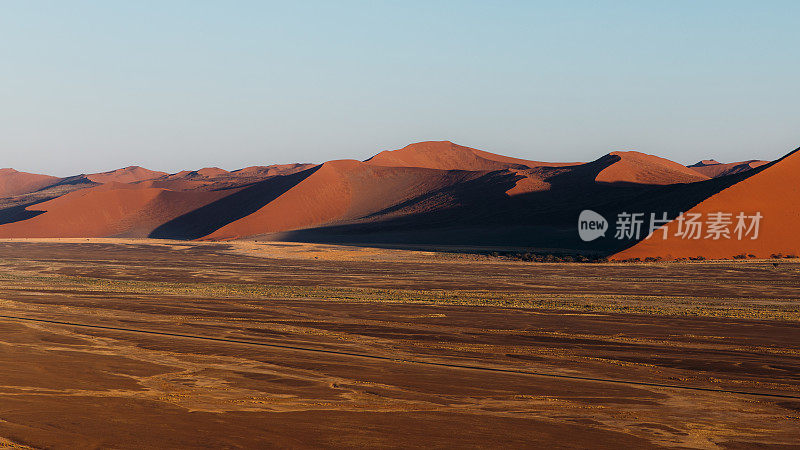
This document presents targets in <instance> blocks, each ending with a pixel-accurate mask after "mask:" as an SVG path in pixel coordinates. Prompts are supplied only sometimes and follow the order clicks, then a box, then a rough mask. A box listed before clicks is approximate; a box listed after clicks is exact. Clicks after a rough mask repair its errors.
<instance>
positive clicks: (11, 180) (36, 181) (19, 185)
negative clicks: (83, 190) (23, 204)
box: [0, 169, 60, 198]
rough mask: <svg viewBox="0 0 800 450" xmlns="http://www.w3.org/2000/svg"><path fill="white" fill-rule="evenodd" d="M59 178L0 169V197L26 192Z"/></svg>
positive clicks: (36, 189) (55, 181)
mask: <svg viewBox="0 0 800 450" xmlns="http://www.w3.org/2000/svg"><path fill="white" fill-rule="evenodd" d="M59 180H60V178H57V177H51V176H49V175H38V174H35V173H26V172H18V171H16V170H14V169H0V198H2V197H11V196H13V195H20V194H27V193H28V192H33V191H38V190H39V189H42V188H45V187H47V186H50V185H52V184H54V183H57V182H58V181H59Z"/></svg>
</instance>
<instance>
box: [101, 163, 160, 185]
mask: <svg viewBox="0 0 800 450" xmlns="http://www.w3.org/2000/svg"><path fill="white" fill-rule="evenodd" d="M164 175H167V173H166V172H156V171H154V170H148V169H145V168H143V167H139V166H129V167H125V168H122V169H117V170H110V171H108V172H102V173H93V174H89V175H86V178H87V179H88V180H90V181H94V182H95V183H100V184H105V183H133V182H136V181H144V180H152V179H154V178H159V177H163V176H164Z"/></svg>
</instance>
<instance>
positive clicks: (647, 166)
mask: <svg viewBox="0 0 800 450" xmlns="http://www.w3.org/2000/svg"><path fill="white" fill-rule="evenodd" d="M610 155H611V156H615V157H617V158H619V160H618V161H617V162H615V163H613V164H611V165H610V166H608V167H606V168H605V169H603V170H602V171H601V172H600V173H599V174H597V177H596V178H595V180H596V181H598V182H600V183H636V184H657V185H665V184H676V183H694V182H696V181H703V180H707V179H708V178H709V177H708V176H706V175H703V174H701V173H698V172H696V171H694V170H692V169H689V168H687V167H685V166H682V165H680V164H678V163H676V162H673V161H670V160H668V159H664V158H659V157H657V156H653V155H647V154H644V153H640V152H613V153H610Z"/></svg>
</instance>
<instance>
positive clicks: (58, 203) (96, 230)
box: [0, 183, 228, 238]
mask: <svg viewBox="0 0 800 450" xmlns="http://www.w3.org/2000/svg"><path fill="white" fill-rule="evenodd" d="M227 194H228V193H223V192H175V191H168V190H165V189H158V188H152V187H148V186H146V185H139V184H123V183H109V184H103V185H100V186H95V187H92V188H88V189H82V190H79V191H73V192H70V193H68V194H65V195H63V196H61V197H58V198H55V199H53V200H49V201H46V202H44V203H39V204H36V205H33V206H29V207H28V208H27V209H28V210H30V211H45V212H44V213H42V214H40V215H37V216H35V217H33V218H30V219H27V220H23V221H20V222H14V223H9V224H6V225H0V238H11V237H14V238H33V237H112V236H119V237H145V236H147V235H148V234H149V233H150V231H152V230H153V229H154V228H155V227H157V226H158V225H160V224H162V223H164V222H166V221H168V220H171V219H173V218H175V217H177V216H179V215H181V214H185V213H186V212H189V211H191V210H194V209H196V208H199V207H201V206H203V205H205V204H207V203H209V202H211V201H214V200H216V199H218V198H221V197H222V196H224V195H227Z"/></svg>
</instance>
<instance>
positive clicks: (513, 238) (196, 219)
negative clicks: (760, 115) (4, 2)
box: [0, 141, 796, 257]
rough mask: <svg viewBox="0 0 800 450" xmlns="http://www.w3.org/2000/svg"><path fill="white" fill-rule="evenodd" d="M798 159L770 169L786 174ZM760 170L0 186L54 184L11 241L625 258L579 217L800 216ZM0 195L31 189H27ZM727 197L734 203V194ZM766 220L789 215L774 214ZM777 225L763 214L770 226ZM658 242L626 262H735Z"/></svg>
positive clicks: (486, 169) (304, 174)
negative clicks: (708, 208) (330, 245)
mask: <svg viewBox="0 0 800 450" xmlns="http://www.w3.org/2000/svg"><path fill="white" fill-rule="evenodd" d="M790 161H791V158H787V159H786V160H784V161H782V162H781V163H780V164H778V165H776V166H774V167H770V168H769V170H768V172H765V173H770V174H772V173H776V168H780V167H785V166H787V165H788V164H789V162H790ZM759 163H760V162H759V161H745V162H743V163H732V164H719V163H717V162H716V161H711V160H709V161H703V162H701V163H699V164H697V165H695V166H693V167H685V166H683V165H680V164H678V163H675V162H672V161H669V160H667V159H664V158H659V157H656V156H652V155H647V154H644V153H639V152H613V153H610V154H607V155H605V156H602V157H600V158H598V159H597V160H595V161H592V162H589V163H542V162H537V161H530V160H523V159H519V158H511V157H506V156H502V155H496V154H493V153H488V152H484V151H481V150H477V149H473V148H469V147H463V146H459V145H456V144H453V143H452V142H449V141H436V142H421V143H417V144H411V145H409V146H407V147H405V148H403V149H400V150H394V151H386V152H381V153H379V154H377V155H376V156H374V157H373V158H370V159H369V160H367V161H364V162H361V161H355V160H335V161H329V162H326V163H324V164H321V165H312V164H281V165H271V166H252V167H247V168H243V169H239V170H234V171H231V172H228V171H226V170H224V169H220V168H216V167H210V168H204V169H199V170H192V171H182V172H178V173H175V174H169V175H168V174H164V173H162V172H154V171H149V170H147V169H143V168H141V167H136V166H133V167H128V168H125V169H119V170H116V171H111V172H106V173H103V174H94V175H86V176H84V175H80V176H76V177H69V178H64V179H57V178H52V177H42V176H39V177H38V178H30V177H28V176H27V175H29V174H23V175H16V174H18V173H16V172H9V171H0V180H2V179H3V178H2V177H3V176H5V177H6V179H7V180H9V179H12V178H11V177H14V176H17V177H22V178H21V179H24V180H30V179H32V180H33V181H34V182H32V183H31V184H29V186H34V187H35V185H36V183H42V184H52V186H50V187H48V188H47V189H45V190H43V191H37V193H36V194H35V195H34V194H20V195H16V196H11V197H8V198H6V199H4V200H3V201H2V202H0V224H2V225H0V237H112V236H130V237H144V236H147V237H151V238H159V239H187V240H191V239H203V240H229V239H237V238H252V237H259V239H262V238H269V239H283V240H297V241H305V242H347V243H363V244H375V243H380V244H404V245H405V244H408V245H433V246H435V245H453V246H470V247H475V246H484V247H513V248H530V249H534V250H537V251H547V252H550V251H552V252H568V253H574V252H589V253H595V254H614V253H617V252H620V251H621V250H623V249H624V248H625V247H628V246H630V245H631V241H621V240H617V239H613V238H606V239H600V240H597V241H594V242H591V243H586V242H582V241H581V240H580V239H579V237H578V234H577V232H576V227H575V223H576V218H577V215H578V213H579V212H580V211H582V210H584V209H591V210H593V211H596V212H598V213H600V214H602V215H603V216H605V217H615V216H616V215H618V214H619V213H621V212H624V211H635V212H642V213H650V212H654V213H661V212H667V213H668V217H675V216H677V215H678V213H679V212H682V211H687V210H689V209H691V208H693V207H695V206H697V205H698V204H700V203H701V202H703V201H704V200H707V202H711V204H712V205H714V207H717V208H722V207H723V206H725V208H726V209H735V210H736V211H731V212H739V210H740V209H741V210H742V211H745V212H748V211H750V210H752V209H754V208H755V206H753V205H749V204H744V203H742V204H740V203H737V202H742V201H746V200H747V199H748V198H750V197H748V196H747V195H745V193H750V194H748V195H751V196H754V197H753V201H754V202H756V201H760V202H761V203H764V204H770V202H772V201H782V202H790V203H787V204H784V203H780V205H782V206H781V207H785V208H786V210H787V211H792V210H793V208H792V206H791V202H792V201H796V199H794V197H792V195H795V194H792V193H793V192H795V191H792V190H791V189H790V188H786V189H781V188H780V186H781V185H782V183H784V184H785V185H786V186H791V183H792V181H791V177H790V176H789V175H786V176H784V177H783V178H781V177H780V176H775V177H772V178H774V180H783V181H780V182H777V181H774V180H773V181H771V182H770V184H769V185H768V186H766V187H760V183H761V182H758V181H757V180H760V179H763V178H764V175H763V174H761V173H760V172H761V171H762V170H764V167H766V166H762V167H759V168H756V169H753V170H745V169H744V168H745V167H751V168H752V167H754V166H756V165H758V164H759ZM698 170H699V171H700V172H702V171H703V170H706V171H708V175H706V174H704V173H700V172H698ZM755 175H758V177H757V178H756V177H755ZM33 177H36V176H33ZM750 178H752V179H750ZM115 180H125V181H126V182H124V183H121V182H119V181H115ZM53 181H56V183H55V184H53V183H52V182H53ZM737 183H738V184H737ZM734 185H735V186H734ZM751 185H752V187H751ZM0 186H13V187H14V188H15V189H18V190H25V189H30V187H25V186H26V185H25V184H24V183H19V184H17V183H10V182H9V183H6V185H2V184H0ZM731 186H734V187H731ZM726 189H727V190H726ZM787 189H789V190H788V191H787ZM729 190H732V191H733V192H736V195H734V196H730V195H729V194H726V193H725V192H728V191H729ZM721 192H722V193H721ZM776 192H777V193H779V194H775V193H776ZM759 199H760V200H759ZM698 207H700V206H698ZM795 209H796V208H795ZM769 212H770V214H771V215H773V216H776V217H780V214H779V212H778V211H777V210H770V211H769ZM770 220H774V219H769V218H765V224H766V223H769V221H770ZM786 220H788V219H786ZM786 223H789V222H786ZM787 229H791V227H787ZM775 239H777V240H776V241H775V242H772V243H770V244H769V245H766V244H765V245H766V246H765V247H764V249H763V250H764V251H760V250H759V252H758V253H757V252H756V250H758V249H755V250H753V251H750V250H749V249H750V247H747V248H744V249H738V248H737V249H736V251H735V252H734V254H738V253H741V252H742V251H747V252H750V253H756V254H759V255H762V254H763V253H764V252H767V253H769V252H772V251H776V252H788V251H793V250H792V248H788V247H787V246H786V245H783V247H787V248H783V247H781V248H779V247H780V246H779V245H778V241H781V242H784V243H785V242H786V240H787V239H789V237H788V236H784V235H780V236H779V239H778V238H775ZM765 242H771V241H768V240H767V241H765ZM773 244H775V245H773ZM649 245H655V244H652V243H642V244H640V245H637V246H635V247H633V248H631V249H630V250H628V251H627V253H625V252H623V253H621V255H623V257H634V256H630V255H634V254H635V255H636V256H639V255H643V256H650V255H653V256H667V255H672V254H673V253H674V254H675V255H676V256H697V255H700V254H702V255H703V256H706V257H714V256H726V257H728V256H732V255H730V254H729V253H731V251H728V250H727V249H725V250H724V251H722V250H718V249H715V248H711V247H709V248H708V249H700V250H698V247H691V248H689V249H683V250H681V249H680V245H681V244H680V243H678V244H676V245H677V247H675V249H669V251H667V250H665V249H661V248H656V249H650V248H649V247H647V246H649ZM692 245H697V243H695V242H692ZM740 245H743V244H740ZM789 247H791V246H789ZM641 249H645V250H641ZM698 252H699V253H698ZM703 252H706V253H707V254H705V253H703ZM656 254H658V255H656ZM626 255H627V256H626ZM767 256H768V255H767Z"/></svg>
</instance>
